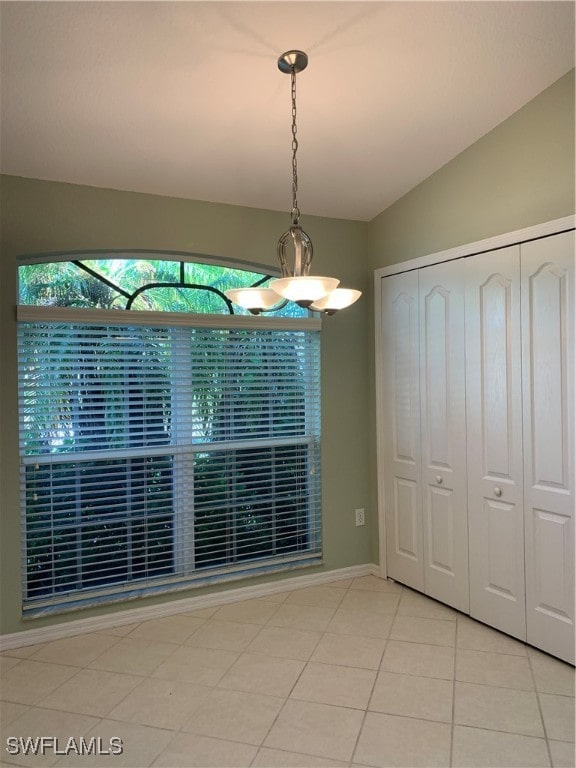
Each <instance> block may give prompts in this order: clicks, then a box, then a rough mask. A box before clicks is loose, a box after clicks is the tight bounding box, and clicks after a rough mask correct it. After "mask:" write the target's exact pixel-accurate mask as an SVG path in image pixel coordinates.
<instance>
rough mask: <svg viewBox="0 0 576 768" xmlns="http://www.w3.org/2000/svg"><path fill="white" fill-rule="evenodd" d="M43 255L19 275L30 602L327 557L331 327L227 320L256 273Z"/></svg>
mask: <svg viewBox="0 0 576 768" xmlns="http://www.w3.org/2000/svg"><path fill="white" fill-rule="evenodd" d="M130 256H132V255H130ZM43 258H44V261H40V260H39V259H34V260H30V261H29V263H24V262H23V263H22V264H21V266H20V267H19V297H20V305H19V307H18V322H19V347H18V354H19V404H20V447H21V464H22V485H21V498H22V529H23V540H24V566H23V579H24V612H25V613H26V614H27V615H40V614H42V613H45V612H48V611H55V610H58V611H62V610H68V609H72V608H75V607H79V606H82V605H84V604H88V605H90V604H94V603H96V602H105V601H110V600H118V599H122V598H127V597H137V596H140V595H146V594H150V593H155V592H160V591H172V590H176V589H184V588H188V587H191V586H194V585H197V584H205V583H206V582H207V581H210V582H213V581H215V580H218V579H230V578H240V577H245V576H247V575H252V574H255V573H262V572H266V571H270V570H278V569H287V568H294V567H298V566H302V565H307V564H310V563H318V562H319V560H320V557H321V537H320V474H319V470H320V460H319V445H320V434H319V431H320V379H319V369H320V334H319V326H320V321H319V320H317V319H314V318H311V317H308V316H307V312H306V311H305V310H301V309H300V308H299V307H296V306H295V305H290V307H289V308H288V307H284V308H283V309H282V310H280V311H279V312H276V313H274V314H273V315H270V316H260V317H252V316H244V315H243V314H234V313H235V312H238V310H237V309H236V308H234V309H233V308H232V306H231V305H230V303H229V302H228V301H227V299H226V297H225V296H224V293H223V291H224V289H226V288H228V287H229V286H231V285H234V286H238V285H241V284H242V282H244V284H245V285H246V286H248V285H253V284H255V283H258V282H259V283H261V284H263V283H265V282H266V281H267V280H268V279H270V275H266V274H263V273H258V272H256V271H253V270H247V269H239V268H238V267H233V266H225V265H222V264H213V263H206V262H196V261H192V260H190V259H189V257H186V258H185V257H180V256H178V258H174V257H173V256H171V255H166V256H164V255H162V258H160V257H156V258H154V259H145V258H142V257H139V258H132V257H130V258H127V257H126V255H123V257H122V258H120V257H118V256H117V255H116V254H115V255H112V256H110V257H109V258H108V257H105V255H103V254H98V255H95V254H74V255H73V256H72V257H71V258H70V257H69V258H68V260H64V258H63V257H60V258H59V259H58V260H52V261H47V260H46V257H43ZM240 312H241V313H242V310H240ZM295 315H299V316H295Z"/></svg>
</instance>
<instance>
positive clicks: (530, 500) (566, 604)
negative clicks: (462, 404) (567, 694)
mask: <svg viewBox="0 0 576 768" xmlns="http://www.w3.org/2000/svg"><path fill="white" fill-rule="evenodd" d="M574 246H575V243H574V232H566V233H562V234H559V235H554V236H553V237H547V238H543V239H541V240H535V241H533V242H529V243H525V244H523V245H522V246H521V249H520V264H521V275H522V315H523V317H522V331H523V341H522V380H523V407H524V508H525V526H526V527H525V536H526V621H527V638H528V642H529V643H532V644H533V645H536V646H538V647H539V648H542V649H543V650H545V651H548V652H549V653H552V654H554V655H556V656H559V657H560V658H562V659H565V660H567V661H571V662H572V663H574V505H575V494H574V415H575V414H574Z"/></svg>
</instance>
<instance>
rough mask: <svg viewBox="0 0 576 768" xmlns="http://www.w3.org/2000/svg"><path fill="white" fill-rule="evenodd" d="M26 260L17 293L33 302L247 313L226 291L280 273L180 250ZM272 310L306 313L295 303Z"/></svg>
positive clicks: (23, 300)
mask: <svg viewBox="0 0 576 768" xmlns="http://www.w3.org/2000/svg"><path fill="white" fill-rule="evenodd" d="M26 261H27V262H28V263H21V265H20V266H19V268H18V297H19V303H20V304H27V305H33V306H58V307H85V308H90V309H124V310H136V311H137V310H145V311H154V312H190V313H196V314H240V315H245V314H249V313H248V311H247V310H244V309H242V308H240V307H238V306H235V305H233V304H232V303H231V302H230V300H229V299H228V298H227V297H226V295H225V293H224V292H225V291H226V290H228V289H229V288H248V287H252V286H261V285H262V286H266V285H267V284H268V282H269V281H270V280H272V279H273V278H274V277H275V276H276V275H275V274H271V273H266V272H261V271H257V267H256V266H254V268H252V265H250V266H247V267H245V268H242V267H239V266H236V265H234V264H233V263H231V264H230V265H227V264H224V263H222V262H215V261H211V260H210V259H208V258H206V257H204V258H202V257H191V256H189V255H181V254H177V255H171V254H157V253H155V254H141V253H139V254H128V255H126V254H122V255H120V254H116V253H114V254H106V253H98V254H96V253H93V252H90V253H74V254H73V255H70V257H66V256H58V257H54V256H52V257H49V256H46V257H31V258H29V259H26ZM274 314H275V315H277V316H283V317H307V316H308V312H307V311H306V310H304V309H301V308H300V307H298V306H297V305H296V304H293V303H292V302H289V303H288V304H286V305H285V306H284V307H282V308H281V309H279V310H276V311H275V313H274Z"/></svg>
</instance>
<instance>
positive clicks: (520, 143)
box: [368, 70, 574, 269]
mask: <svg viewBox="0 0 576 768" xmlns="http://www.w3.org/2000/svg"><path fill="white" fill-rule="evenodd" d="M571 213H574V70H571V71H570V72H568V74H566V75H564V77H562V78H560V80H557V81H556V82H555V83H554V84H553V85H551V86H550V87H549V88H547V89H546V90H545V91H543V92H542V93H541V94H539V95H538V96H537V97H536V98H535V99H533V100H532V101H529V102H528V104H526V105H525V106H524V107H522V109H520V110H518V112H515V113H514V114H513V115H512V116H511V117H509V118H508V119H507V120H505V121H504V122H503V123H500V125H498V126H497V127H496V128H494V129H493V130H492V131H490V133H487V134H486V135H485V136H483V137H482V138H481V139H479V141H477V142H476V143H475V144H472V146H470V147H468V149H466V150H464V152H462V153H461V154H459V155H458V156H457V157H455V158H454V159H453V160H451V161H450V162H449V163H447V164H446V165H444V166H443V167H442V168H440V170H438V171H436V173H434V174H432V176H430V177H429V178H427V179H426V180H425V181H423V182H422V183H421V184H419V185H418V186H417V187H414V189H412V190H411V191H410V192H408V193H407V194H406V195H404V197H402V198H400V200H398V201H397V202H396V203H394V204H393V205H391V206H390V207H389V208H387V209H386V210H385V211H383V212H382V213H381V214H380V215H379V216H377V217H376V218H375V219H373V220H372V221H371V222H370V231H369V245H368V251H369V263H370V267H371V268H372V269H377V268H378V267H385V266H388V265H389V264H394V263H396V262H398V261H405V260H406V259H413V258H415V257H417V256H424V255H426V254H429V253H435V252H436V251H442V250H446V249H448V248H452V247H454V246H456V245H462V244H465V243H472V242H474V241H476V240H482V239H484V238H486V237H492V236H493V235H499V234H502V233H504V232H512V231H514V230H516V229H522V228H523V227H529V226H532V225H534V224H540V223H541V222H544V221H551V220H552V219H557V218H560V217H562V216H568V215H569V214H571Z"/></svg>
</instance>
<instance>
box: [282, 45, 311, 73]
mask: <svg viewBox="0 0 576 768" xmlns="http://www.w3.org/2000/svg"><path fill="white" fill-rule="evenodd" d="M307 66H308V55H307V54H306V53H304V51H286V53H283V54H282V56H279V57H278V69H279V70H280V71H281V72H284V74H285V75H290V74H291V73H292V72H294V73H295V74H298V72H302V71H303V70H304V69H306V67H307Z"/></svg>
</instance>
